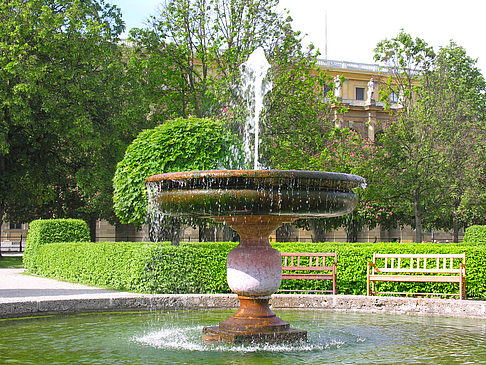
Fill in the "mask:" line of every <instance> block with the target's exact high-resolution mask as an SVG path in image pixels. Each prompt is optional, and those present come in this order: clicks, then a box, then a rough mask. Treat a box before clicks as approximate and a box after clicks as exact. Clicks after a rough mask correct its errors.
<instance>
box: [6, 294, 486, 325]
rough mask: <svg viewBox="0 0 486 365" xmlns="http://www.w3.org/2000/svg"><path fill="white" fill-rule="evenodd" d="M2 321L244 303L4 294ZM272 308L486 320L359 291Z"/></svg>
mask: <svg viewBox="0 0 486 365" xmlns="http://www.w3.org/2000/svg"><path fill="white" fill-rule="evenodd" d="M0 304H1V305H0V319H15V318H24V317H37V316H45V315H64V314H81V313H92V312H96V313H103V312H117V311H121V312H123V311H153V310H214V309H219V310H220V309H231V310H234V309H235V308H237V307H238V299H237V295H236V294H134V293H123V292H118V293H115V294H113V293H111V294H109V293H106V294H105V295H99V294H98V295H85V296H82V295H79V296H74V297H73V296H69V295H60V296H45V297H36V298H26V297H24V298H9V299H5V298H4V299H1V298H0ZM270 304H271V308H272V310H281V309H295V310H330V311H346V312H353V313H383V314H412V315H431V316H441V317H459V318H461V317H462V318H482V319H484V318H486V301H482V300H457V299H439V298H412V297H367V296H359V295H321V294H273V295H272V299H271V300H270Z"/></svg>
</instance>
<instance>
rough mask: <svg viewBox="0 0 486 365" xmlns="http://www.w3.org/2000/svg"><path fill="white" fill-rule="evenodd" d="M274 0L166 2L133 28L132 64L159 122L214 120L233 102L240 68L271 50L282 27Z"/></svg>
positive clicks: (174, 0) (182, 0) (131, 35)
mask: <svg viewBox="0 0 486 365" xmlns="http://www.w3.org/2000/svg"><path fill="white" fill-rule="evenodd" d="M277 3H278V1H277V0H264V1H254V0H251V1H231V0H198V1H189V0H170V1H168V2H167V3H165V4H164V6H163V8H162V10H161V11H160V14H158V16H152V17H150V19H149V26H148V27H147V28H145V29H134V30H132V31H131V32H130V39H131V41H132V42H133V44H134V55H135V58H134V59H133V62H134V63H135V64H137V65H138V67H139V70H140V73H141V74H142V75H143V76H144V78H145V79H146V84H147V91H148V92H147V94H146V96H147V99H148V100H149V102H150V103H151V104H152V107H153V110H154V113H160V119H161V120H164V119H166V118H168V117H169V118H170V117H174V116H180V117H187V116H189V115H195V116H197V117H215V116H217V115H218V114H219V113H220V112H221V110H223V108H224V107H225V106H228V103H230V102H231V101H233V100H234V98H235V97H237V88H238V84H239V75H240V73H239V66H240V65H241V64H242V63H243V62H244V61H245V60H246V59H247V58H248V55H249V54H250V53H251V52H252V51H253V50H254V49H256V48H257V47H260V46H263V47H264V48H265V49H267V50H269V52H270V50H271V49H272V47H275V45H276V43H277V40H278V39H279V36H280V34H281V28H282V27H283V26H284V25H285V24H286V23H287V21H286V20H284V19H282V18H281V17H280V15H279V14H277V13H276V12H275V10H274V7H275V5H276V4H277Z"/></svg>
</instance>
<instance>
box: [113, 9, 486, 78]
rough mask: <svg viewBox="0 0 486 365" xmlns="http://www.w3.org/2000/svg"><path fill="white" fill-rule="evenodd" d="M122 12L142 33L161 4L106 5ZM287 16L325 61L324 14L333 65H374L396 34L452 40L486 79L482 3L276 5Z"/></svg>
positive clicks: (435, 41)
mask: <svg viewBox="0 0 486 365" xmlns="http://www.w3.org/2000/svg"><path fill="white" fill-rule="evenodd" d="M107 2H110V3H113V4H116V5H118V7H120V9H121V11H122V14H123V19H124V20H125V23H126V26H127V29H130V28H133V27H143V26H144V25H145V19H146V18H147V17H148V16H149V15H155V14H156V10H157V7H158V4H160V3H161V0H107ZM280 7H281V8H282V9H283V8H287V9H289V10H290V15H291V16H292V18H293V19H294V27H295V29H298V30H301V31H302V33H305V34H307V37H306V39H308V40H309V41H310V42H313V43H314V45H316V46H317V47H318V48H319V49H320V50H321V54H322V55H321V57H322V58H323V57H324V48H325V44H326V41H325V29H326V27H325V24H326V23H325V19H326V15H325V14H326V13H327V56H328V58H329V59H332V60H340V61H351V62H363V63H374V61H373V49H374V48H375V46H376V44H377V43H378V42H379V41H381V40H383V39H385V38H393V37H395V36H396V35H397V34H398V33H399V31H400V29H402V28H403V29H404V30H405V32H407V33H410V34H411V35H412V36H413V37H420V38H422V39H424V40H425V41H426V42H427V43H428V44H429V45H431V46H433V47H434V49H436V50H438V48H439V47H440V46H446V45H448V44H449V41H450V40H451V39H452V40H454V41H455V42H456V43H457V44H458V45H459V46H462V47H464V48H465V49H466V52H467V55H468V56H470V57H472V58H475V59H478V62H477V66H478V67H479V68H480V69H481V70H482V72H483V75H486V0H462V1H457V0H402V1H392V0H368V1H365V0H280Z"/></svg>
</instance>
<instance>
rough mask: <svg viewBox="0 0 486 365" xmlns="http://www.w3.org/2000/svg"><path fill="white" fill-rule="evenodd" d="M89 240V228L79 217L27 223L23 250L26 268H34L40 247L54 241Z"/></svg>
mask: <svg viewBox="0 0 486 365" xmlns="http://www.w3.org/2000/svg"><path fill="white" fill-rule="evenodd" d="M85 241H88V242H89V241H90V238H89V229H88V225H87V224H86V222H85V221H83V220H81V219H45V220H43V219H39V220H35V221H32V222H31V223H30V224H29V233H28V235H27V243H26V246H25V252H24V265H25V267H26V269H27V270H35V269H34V267H35V262H36V260H37V251H38V250H39V248H40V247H42V246H43V245H45V244H48V243H54V242H85Z"/></svg>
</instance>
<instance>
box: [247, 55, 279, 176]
mask: <svg viewBox="0 0 486 365" xmlns="http://www.w3.org/2000/svg"><path fill="white" fill-rule="evenodd" d="M269 68H270V64H269V63H268V61H267V59H266V58H265V52H264V50H263V48H261V47H259V48H257V49H256V50H255V51H253V53H252V54H251V55H250V57H248V60H247V61H246V62H245V63H243V64H242V65H241V66H240V71H241V83H242V88H241V92H242V95H243V97H244V98H245V100H246V103H247V110H248V117H247V120H246V123H245V129H244V132H243V148H244V151H245V154H246V158H247V161H251V155H252V151H251V139H252V138H251V137H252V135H253V141H254V146H253V148H254V150H253V163H254V169H255V170H259V169H261V166H260V164H259V161H258V147H259V143H260V136H259V133H260V128H259V120H260V113H261V111H262V109H263V98H264V97H265V94H266V93H267V92H269V91H270V90H271V88H272V84H271V82H270V81H268V80H266V79H265V76H266V75H267V72H268V70H269Z"/></svg>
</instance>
